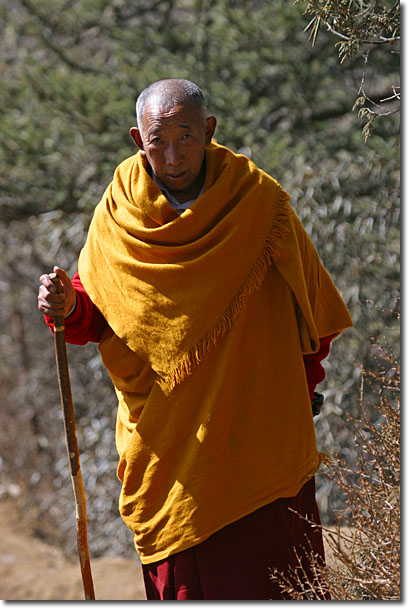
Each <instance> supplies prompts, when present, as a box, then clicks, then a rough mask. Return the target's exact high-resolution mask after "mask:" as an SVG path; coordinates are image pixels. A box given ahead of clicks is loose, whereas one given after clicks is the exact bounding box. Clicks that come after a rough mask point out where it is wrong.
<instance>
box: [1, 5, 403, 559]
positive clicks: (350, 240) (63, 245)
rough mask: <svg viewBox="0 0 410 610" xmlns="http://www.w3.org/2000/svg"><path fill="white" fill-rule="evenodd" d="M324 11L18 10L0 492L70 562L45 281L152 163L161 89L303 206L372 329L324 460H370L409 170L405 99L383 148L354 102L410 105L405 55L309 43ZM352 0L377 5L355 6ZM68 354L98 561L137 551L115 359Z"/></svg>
mask: <svg viewBox="0 0 410 610" xmlns="http://www.w3.org/2000/svg"><path fill="white" fill-rule="evenodd" d="M308 4H309V5H312V4H313V5H314V4H320V3H306V2H302V3H297V4H295V3H293V2H288V1H287V0H269V1H268V0H243V1H242V2H233V1H230V0H155V1H153V2H148V3H147V2H142V1H141V0H135V1H134V2H132V3H130V2H127V1H126V0H111V1H108V0H71V1H70V2H67V1H66V0H54V1H50V0H36V1H34V0H3V2H2V4H1V6H0V30H1V36H0V66H1V73H2V82H1V87H0V138H1V140H0V166H1V175H0V256H1V260H2V265H1V269H0V296H1V307H0V345H1V355H2V357H1V361H0V401H1V417H2V425H1V436H0V452H1V453H0V455H1V458H0V477H1V478H0V497H8V496H11V497H13V498H15V505H16V510H19V511H20V512H21V515H22V517H23V518H25V519H28V520H30V522H31V523H33V524H35V528H36V531H37V533H38V534H39V535H41V536H42V537H43V538H45V539H47V540H49V541H52V542H56V541H57V542H58V543H59V544H61V545H62V546H63V547H64V549H65V550H66V551H67V552H68V553H71V552H72V551H73V550H74V549H75V544H76V543H75V527H74V521H75V515H74V504H73V496H72V488H71V482H70V476H69V471H68V467H67V456H66V449H65V442H64V432H63V423H62V416H61V408H60V403H59V395H58V387H57V380H56V373H55V363H54V348H53V341H52V337H51V335H50V333H49V331H48V330H47V328H46V327H45V325H44V324H43V322H42V317H41V315H40V314H39V312H38V311H37V309H36V295H37V288H38V277H39V276H40V275H41V274H42V273H44V272H48V271H51V270H52V267H53V265H54V264H59V265H60V266H62V267H63V268H65V269H67V270H68V272H69V273H70V274H73V273H74V272H75V271H76V260H77V256H78V253H79V250H80V248H81V246H82V244H83V242H84V240H85V236H86V232H87V228H88V224H89V222H90V219H91V216H92V213H93V209H94V207H95V205H96V203H97V202H98V201H99V199H100V197H101V195H102V193H103V191H104V189H105V187H106V185H107V184H108V182H109V181H110V180H111V177H112V174H113V171H114V169H115V167H116V166H117V165H118V163H119V162H120V161H122V160H123V159H124V158H125V157H128V156H130V155H132V154H134V152H135V148H134V145H133V143H132V141H131V139H130V137H129V135H128V129H129V127H130V126H131V125H134V124H135V118H134V103H135V99H136V97H137V96H138V93H139V92H140V91H141V90H142V89H143V88H144V87H145V86H146V85H147V84H148V83H149V82H151V81H153V80H157V79H160V78H166V77H176V76H178V77H186V78H189V79H191V80H193V81H195V82H197V83H198V84H199V85H200V86H201V88H202V89H203V91H204V93H205V95H206V98H207V100H208V106H209V111H210V112H212V113H213V114H215V115H216V116H217V118H218V127H217V133H216V138H217V140H218V141H219V142H220V143H222V144H225V145H227V146H229V147H231V148H232V149H233V150H235V151H240V152H243V153H244V154H246V155H248V156H250V157H251V158H252V159H253V160H254V161H255V162H256V163H257V164H259V165H260V166H261V167H262V168H263V169H265V170H266V171H268V172H269V173H271V174H272V175H273V176H275V177H276V178H277V179H278V180H279V181H280V182H281V184H282V185H283V186H284V187H285V188H286V189H287V190H288V191H289V192H290V193H291V195H292V203H293V206H294V207H295V209H296V211H297V213H298V215H299V216H300V218H301V219H302V221H303V222H304V225H305V227H306V229H307V230H308V232H309V233H310V235H311V236H312V239H313V240H314V242H315V244H316V246H317V249H318V251H319V254H320V256H321V257H322V260H323V261H324V263H325V265H326V266H327V268H328V269H329V271H330V273H331V275H332V277H333V278H334V280H335V283H336V284H337V286H338V288H339V290H340V291H341V293H342V295H343V297H344V299H345V301H346V303H347V305H348V307H349V309H350V312H351V315H352V317H353V320H354V322H355V328H354V329H353V330H349V331H347V332H345V333H344V335H343V336H342V337H341V338H340V339H338V340H337V341H336V342H335V344H334V347H333V349H332V353H331V357H330V358H329V359H328V361H327V363H326V369H327V379H326V381H325V382H324V384H323V385H322V386H321V388H320V389H321V391H323V392H324V394H325V396H326V401H325V407H324V410H323V414H322V415H321V416H320V418H318V420H317V423H316V428H317V435H318V442H319V446H320V448H321V449H323V448H324V447H325V445H326V444H328V445H329V446H330V447H331V448H332V450H334V451H337V452H338V453H340V454H341V455H345V456H346V457H349V458H350V457H352V456H354V453H355V451H356V449H355V444H354V442H353V439H352V437H351V432H350V431H349V429H348V427H347V426H346V414H347V413H349V414H350V415H351V416H353V417H358V416H359V389H360V388H359V385H360V370H359V368H357V367H356V366H355V363H360V364H361V365H363V366H364V367H365V368H366V370H371V368H372V358H371V337H373V338H374V339H375V340H377V341H381V342H383V341H387V342H388V343H390V344H391V345H392V346H393V349H394V351H395V353H396V354H398V351H399V338H398V329H397V326H398V322H397V316H396V315H395V314H394V312H395V311H397V309H398V297H399V276H400V271H399V256H400V250H399V240H400V223H399V172H400V159H399V119H398V116H399V115H398V114H397V113H395V110H396V107H395V106H394V104H397V96H396V97H395V98H394V99H393V100H392V101H390V102H387V103H386V104H385V107H387V108H388V111H387V112H385V113H384V114H383V116H382V117H378V118H377V120H375V121H373V122H372V126H371V127H372V135H371V136H370V137H369V138H368V139H367V141H366V140H365V137H364V136H363V134H362V133H361V130H362V128H363V127H364V126H365V125H366V124H367V122H368V116H367V115H365V114H363V113H362V114H361V117H358V116H357V111H355V112H352V107H353V105H354V104H355V102H356V100H357V98H358V95H359V94H362V93H363V91H365V92H366V99H365V100H364V101H363V100H362V102H361V106H360V103H359V106H360V107H363V106H365V105H366V104H367V106H369V108H371V109H373V110H374V111H376V112H378V109H377V107H376V106H372V105H371V103H369V102H368V100H370V101H371V100H376V101H378V100H382V99H387V98H389V97H391V92H392V87H397V86H398V85H399V76H400V74H399V71H400V67H399V49H398V44H399V43H398V41H397V40H396V41H395V42H389V43H388V44H368V42H369V41H365V43H364V44H363V45H361V42H360V35H361V34H360V33H358V37H359V38H358V40H359V42H358V44H357V45H356V47H355V48H354V49H353V51H354V52H353V51H352V53H350V54H349V56H348V57H347V58H346V59H345V60H344V61H343V62H342V63H340V58H339V56H338V51H337V49H335V43H337V42H338V37H337V35H335V33H334V32H332V31H329V29H328V28H326V27H322V26H323V22H322V23H321V24H319V25H320V27H319V29H318V31H317V37H316V39H315V44H314V45H313V46H312V45H311V42H309V41H308V33H307V32H304V29H305V28H306V26H308V25H309V23H310V22H311V19H312V16H311V14H305V13H304V9H305V8H306V7H307V5H308ZM347 4H349V5H350V6H351V7H352V6H353V8H354V7H356V8H357V7H358V6H359V5H360V6H359V8H360V7H362V10H363V6H364V5H365V8H366V7H370V3H366V2H360V3H358V2H348V3H347V2H339V3H338V6H344V7H346V5H347ZM371 4H372V6H371V7H370V8H369V10H368V11H367V14H369V13H370V14H371V15H372V14H374V15H375V18H376V21H378V22H380V23H379V30H378V34H377V32H376V34H377V35H380V31H382V33H383V32H384V30H383V28H386V21H384V22H383V20H381V19H379V17H378V15H379V13H378V11H379V10H380V11H383V10H385V12H386V11H387V12H389V11H390V13H389V15H390V17H389V19H390V20H392V19H393V12H392V11H393V10H394V9H395V10H396V14H397V11H398V10H399V9H398V6H399V3H398V2H372V3H371ZM372 7H373V8H372ZM311 8H312V7H311ZM313 8H314V7H313ZM372 11H373V12H372ZM329 19H330V20H332V19H333V21H331V23H332V24H333V26H332V27H333V29H335V28H336V26H337V23H336V21H335V18H334V17H332V16H330V17H329ZM389 19H388V20H387V22H389ZM322 21H323V20H322ZM396 21H397V19H396ZM380 28H381V30H380ZM352 31H353V30H352ZM371 34H372V36H375V35H376V34H374V30H372V31H371ZM349 35H350V34H349ZM386 35H387V34H386ZM364 68H366V71H365V72H364ZM364 77H365V81H364ZM364 84H365V87H364ZM362 97H363V96H362ZM366 135H368V134H366ZM68 351H69V360H70V363H71V377H72V389H73V397H74V404H75V409H76V417H77V434H78V441H79V446H80V449H81V450H82V458H81V463H82V471H83V477H84V482H85V487H86V495H87V501H88V520H89V544H90V551H91V555H92V556H97V555H99V554H102V553H105V554H108V553H112V554H117V553H121V554H122V555H127V554H132V553H133V545H132V536H131V534H130V533H129V532H128V530H127V529H126V527H125V526H124V525H123V524H122V521H121V519H120V518H119V516H118V508H117V503H118V494H119V482H118V481H117V479H116V474H115V471H116V462H117V454H116V450H115V443H114V432H115V416H116V401H115V397H114V393H113V390H112V387H111V383H110V381H109V379H108V377H107V374H106V373H105V370H104V368H103V367H102V365H101V362H100V358H99V356H98V352H97V350H96V346H94V345H89V346H87V347H83V348H78V347H74V346H69V349H68ZM374 417H375V418H377V412H376V411H375V413H374ZM318 499H319V502H320V507H321V510H322V516H323V520H324V522H332V520H333V519H334V510H335V509H337V510H338V509H340V508H341V507H342V505H343V499H342V498H341V496H340V492H339V490H338V489H337V488H336V487H335V486H332V484H331V481H329V479H328V478H325V477H322V476H319V480H318Z"/></svg>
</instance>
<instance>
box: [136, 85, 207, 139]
mask: <svg viewBox="0 0 410 610" xmlns="http://www.w3.org/2000/svg"><path fill="white" fill-rule="evenodd" d="M147 103H148V104H149V105H150V106H152V105H155V106H157V107H158V108H161V109H163V110H170V109H171V108H174V107H175V106H185V105H187V104H188V105H190V104H191V105H193V106H196V107H197V109H198V113H199V114H200V115H202V117H203V119H204V121H205V120H206V115H207V111H206V106H205V100H204V96H203V93H202V91H201V89H200V88H199V87H198V85H195V83H192V82H191V81H189V80H186V79H184V78H166V79H164V80H158V81H155V82H154V83H151V84H150V85H148V87H146V88H145V89H144V90H143V91H142V92H141V93H140V95H139V97H138V99H137V104H136V114H137V123H138V128H139V129H140V131H141V130H142V124H143V117H144V112H145V108H146V106H147Z"/></svg>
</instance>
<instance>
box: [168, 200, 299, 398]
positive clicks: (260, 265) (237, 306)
mask: <svg viewBox="0 0 410 610" xmlns="http://www.w3.org/2000/svg"><path fill="white" fill-rule="evenodd" d="M289 199H290V195H289V194H288V193H287V192H286V191H285V190H283V189H282V188H281V190H280V194H279V205H278V212H277V215H276V219H275V222H274V223H273V225H272V228H271V230H270V232H269V235H268V237H267V239H266V241H265V244H264V246H263V248H262V251H261V254H260V255H259V257H258V259H257V260H256V262H255V263H254V265H253V266H252V268H251V270H250V272H249V274H248V276H247V277H246V279H245V281H244V282H243V283H242V285H241V286H240V288H239V290H238V292H237V294H236V295H235V296H234V298H233V299H232V301H231V302H230V303H229V305H228V307H227V308H226V309H225V311H224V312H223V314H222V315H221V317H220V318H219V319H218V320H217V321H216V323H215V324H214V325H213V326H212V327H211V328H210V329H209V330H208V331H207V332H206V334H205V335H204V336H203V337H202V338H201V339H200V340H199V341H198V343H197V344H196V346H194V347H193V348H192V349H191V350H189V352H187V353H186V354H185V356H183V358H182V359H181V360H180V361H179V362H178V364H177V365H176V367H175V368H174V370H173V371H172V373H170V374H169V375H168V376H167V377H166V378H165V379H163V380H161V385H164V386H165V388H166V389H167V390H168V391H169V392H170V391H171V390H173V388H175V386H176V385H178V384H180V383H181V382H182V381H184V379H185V378H186V377H188V376H189V375H191V374H192V371H193V369H194V368H195V367H196V366H197V365H198V364H199V363H200V362H201V360H202V358H203V356H204V354H205V353H206V352H209V351H210V350H211V349H212V347H214V346H215V345H217V343H218V342H219V340H220V339H221V337H222V336H223V335H224V334H225V333H226V331H227V330H229V329H230V328H231V327H232V325H233V323H234V321H235V319H236V317H237V316H238V314H239V312H240V311H241V309H242V306H243V304H244V302H245V300H246V298H247V297H248V296H249V295H250V294H252V293H253V292H256V290H258V288H260V286H261V284H262V281H263V278H264V276H265V273H266V271H267V269H268V267H269V266H270V265H271V263H272V261H275V260H277V259H278V257H279V248H278V246H279V243H280V242H281V241H282V240H284V239H285V237H286V235H287V234H288V232H289V227H288V226H287V225H286V221H287V219H288V218H289V215H290V213H291V208H290V207H288V206H287V204H288V203H289Z"/></svg>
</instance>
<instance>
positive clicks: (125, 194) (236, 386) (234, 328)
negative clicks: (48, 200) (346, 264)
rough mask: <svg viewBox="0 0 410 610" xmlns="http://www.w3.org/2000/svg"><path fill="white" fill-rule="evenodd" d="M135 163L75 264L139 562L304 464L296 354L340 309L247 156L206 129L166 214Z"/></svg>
mask: <svg viewBox="0 0 410 610" xmlns="http://www.w3.org/2000/svg"><path fill="white" fill-rule="evenodd" d="M145 163H146V161H145V159H144V158H143V157H142V156H141V154H140V153H138V154H137V155H134V156H133V157H131V158H130V159H127V160H125V161H124V162H123V163H122V164H121V165H120V166H119V167H118V168H117V170H116V172H115V174H114V179H113V181H112V183H111V184H110V186H109V187H108V188H107V190H106V192H105V193H104V195H103V198H102V200H101V202H100V204H99V205H98V206H97V208H96V210H95V214H94V218H93V221H92V223H91V226H90V230H89V234H88V237H87V242H86V244H85V246H84V248H83V250H82V252H81V254H80V258H79V273H80V276H81V280H82V282H83V285H84V287H85V289H86V291H87V293H88V295H89V296H90V298H91V300H92V301H93V303H94V304H95V305H96V307H97V308H98V309H99V310H100V311H101V313H102V314H103V316H104V318H105V319H106V320H107V322H108V324H109V327H108V328H107V330H106V331H105V333H104V335H103V337H102V339H101V342H100V344H99V349H100V352H101V356H102V359H103V362H104V364H105V366H106V367H107V369H108V372H109V374H110V376H111V379H112V381H113V383H114V386H115V389H116V393H117V396H118V400H119V410H118V418H117V431H116V441H117V448H118V452H119V456H120V460H119V466H118V476H119V478H120V480H121V481H122V483H123V487H122V492H121V497H120V511H121V514H122V516H123V518H124V520H125V522H126V523H127V525H128V526H129V527H130V529H131V530H132V531H133V533H134V536H135V544H136V548H137V551H138V553H139V555H140V558H141V561H142V563H151V562H155V561H159V560H161V559H163V558H165V557H167V556H169V555H171V554H173V553H176V552H178V551H181V550H183V549H186V548H189V547H190V546H193V545H195V544H197V543H199V542H201V541H202V540H205V539H206V538H207V537H209V536H210V535H211V534H212V533H213V532H215V531H217V530H219V529H220V528H222V527H224V526H225V525H227V524H229V523H232V522H233V521H236V520H238V519H240V518H241V517H243V516H244V515H246V514H249V513H251V512H253V511H255V510H257V509H258V508H260V507H261V506H264V505H265V504H268V503H270V502H272V501H273V500H275V499H277V498H281V497H282V498H283V497H292V496H295V495H296V494H297V493H298V491H299V490H300V489H301V487H302V485H303V484H304V483H305V482H306V481H307V480H309V478H311V477H312V476H314V474H315V472H316V471H317V468H318V465H319V457H318V452H317V448H316V440H315V432H314V427H313V419H312V413H311V406H310V398H309V392H308V387H307V383H306V375H305V370H304V364H303V354H309V353H314V352H316V351H317V350H318V348H319V338H320V337H325V336H328V335H335V336H336V335H337V334H339V333H340V332H341V331H342V330H343V329H344V328H346V327H348V326H351V324H352V323H351V319H350V316H349V313H348V312H347V309H346V307H345V305H344V303H343V301H342V299H341V297H340V295H339V294H338V292H337V290H336V288H335V286H334V284H333V282H332V280H331V279H330V277H329V275H328V273H327V271H326V270H325V268H324V267H323V265H322V264H321V262H320V260H319V258H318V256H317V253H316V251H315V249H314V247H313V244H312V243H311V241H310V239H309V237H308V235H307V234H306V232H305V231H304V229H303V227H302V226H301V224H300V222H299V220H298V219H297V217H296V215H295V214H294V212H293V210H292V208H291V207H290V205H289V196H288V194H287V193H286V192H285V191H284V190H283V189H282V187H281V186H280V185H279V184H278V183H277V182H276V181H275V180H274V179H273V178H271V177H270V176H268V175H267V174H265V173H264V172H262V171H261V170H259V169H258V168H256V166H255V165H254V164H253V163H252V162H251V161H250V160H249V159H247V158H246V157H244V156H242V155H235V154H234V153H232V152H231V151H229V150H228V149H227V148H225V147H223V146H219V145H218V144H216V143H215V142H213V143H212V144H211V145H210V146H209V147H207V149H206V179H205V185H204V192H203V194H202V195H201V196H200V197H199V198H198V199H197V200H196V201H195V203H194V204H193V205H192V206H191V207H190V208H189V209H188V210H186V211H185V212H183V213H182V214H181V215H180V216H178V215H177V214H176V212H175V211H174V210H173V209H172V208H171V206H170V205H169V203H168V202H167V200H166V198H165V197H164V196H163V194H162V193H161V191H160V190H159V188H158V187H157V186H156V185H155V184H154V182H153V181H152V180H151V178H150V176H149V174H148V172H147V171H146V165H145ZM284 345H286V346H287V348H286V351H285V352H284V350H283V346H284Z"/></svg>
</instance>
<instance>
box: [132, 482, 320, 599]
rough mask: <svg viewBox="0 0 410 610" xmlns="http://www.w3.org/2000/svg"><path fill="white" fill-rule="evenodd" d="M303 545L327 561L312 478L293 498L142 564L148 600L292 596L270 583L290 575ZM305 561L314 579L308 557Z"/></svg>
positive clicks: (275, 597)
mask: <svg viewBox="0 0 410 610" xmlns="http://www.w3.org/2000/svg"><path fill="white" fill-rule="evenodd" d="M293 511H295V512H293ZM299 515H303V516H304V517H306V518H307V519H308V520H309V521H311V522H313V523H315V524H317V526H316V527H314V526H312V525H311V524H309V523H308V522H307V521H306V520H305V519H302V518H301V517H300V516H299ZM303 547H304V548H307V549H313V551H314V552H315V553H316V554H317V557H318V558H319V560H320V561H323V562H324V549H323V540H322V533H321V529H320V517H319V511H318V508H317V504H316V498H315V480H314V478H313V479H311V480H310V481H308V482H307V483H306V484H305V485H304V486H303V487H302V489H301V490H300V492H299V493H298V495H297V496H295V497H294V498H281V499H279V500H276V501H275V502H272V503H271V504H268V505H266V506H263V507H262V508H260V509H258V510H256V511H255V512H253V513H251V514H250V515H247V516H245V517H243V518H242V519H239V521H236V522H235V523H232V524H230V525H227V526H226V527H224V528H222V529H221V530H219V531H218V532H216V533H215V534H213V535H212V536H210V537H209V538H207V539H206V540H205V541H204V542H201V543H200V544H198V545H196V546H194V547H191V548H189V549H186V550H185V551H181V552H180V553H175V554H174V555H171V556H170V557H167V558H166V559H163V560H162V561H157V562H155V563H150V564H148V565H143V566H142V567H143V574H144V582H145V589H146V593H147V599H148V600H159V599H164V600H179V599H181V600H183V599H184V600H263V599H264V600H267V599H272V600H278V599H289V597H288V596H286V595H285V594H283V592H282V590H281V588H280V586H279V585H278V583H275V582H273V581H272V570H273V569H275V568H278V569H279V570H281V571H284V572H286V573H290V570H289V566H290V567H291V568H292V567H294V568H295V567H297V565H298V560H297V557H296V554H295V549H297V551H298V555H299V556H300V557H302V556H304V553H303V551H302V550H301V549H302V548H303ZM303 564H304V569H305V571H306V573H307V574H308V576H309V577H311V578H309V580H310V579H312V580H313V576H312V575H311V574H310V572H311V570H310V562H309V560H308V559H305V560H304V561H303ZM323 599H329V598H328V596H327V595H326V596H325V597H324V598H323Z"/></svg>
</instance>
